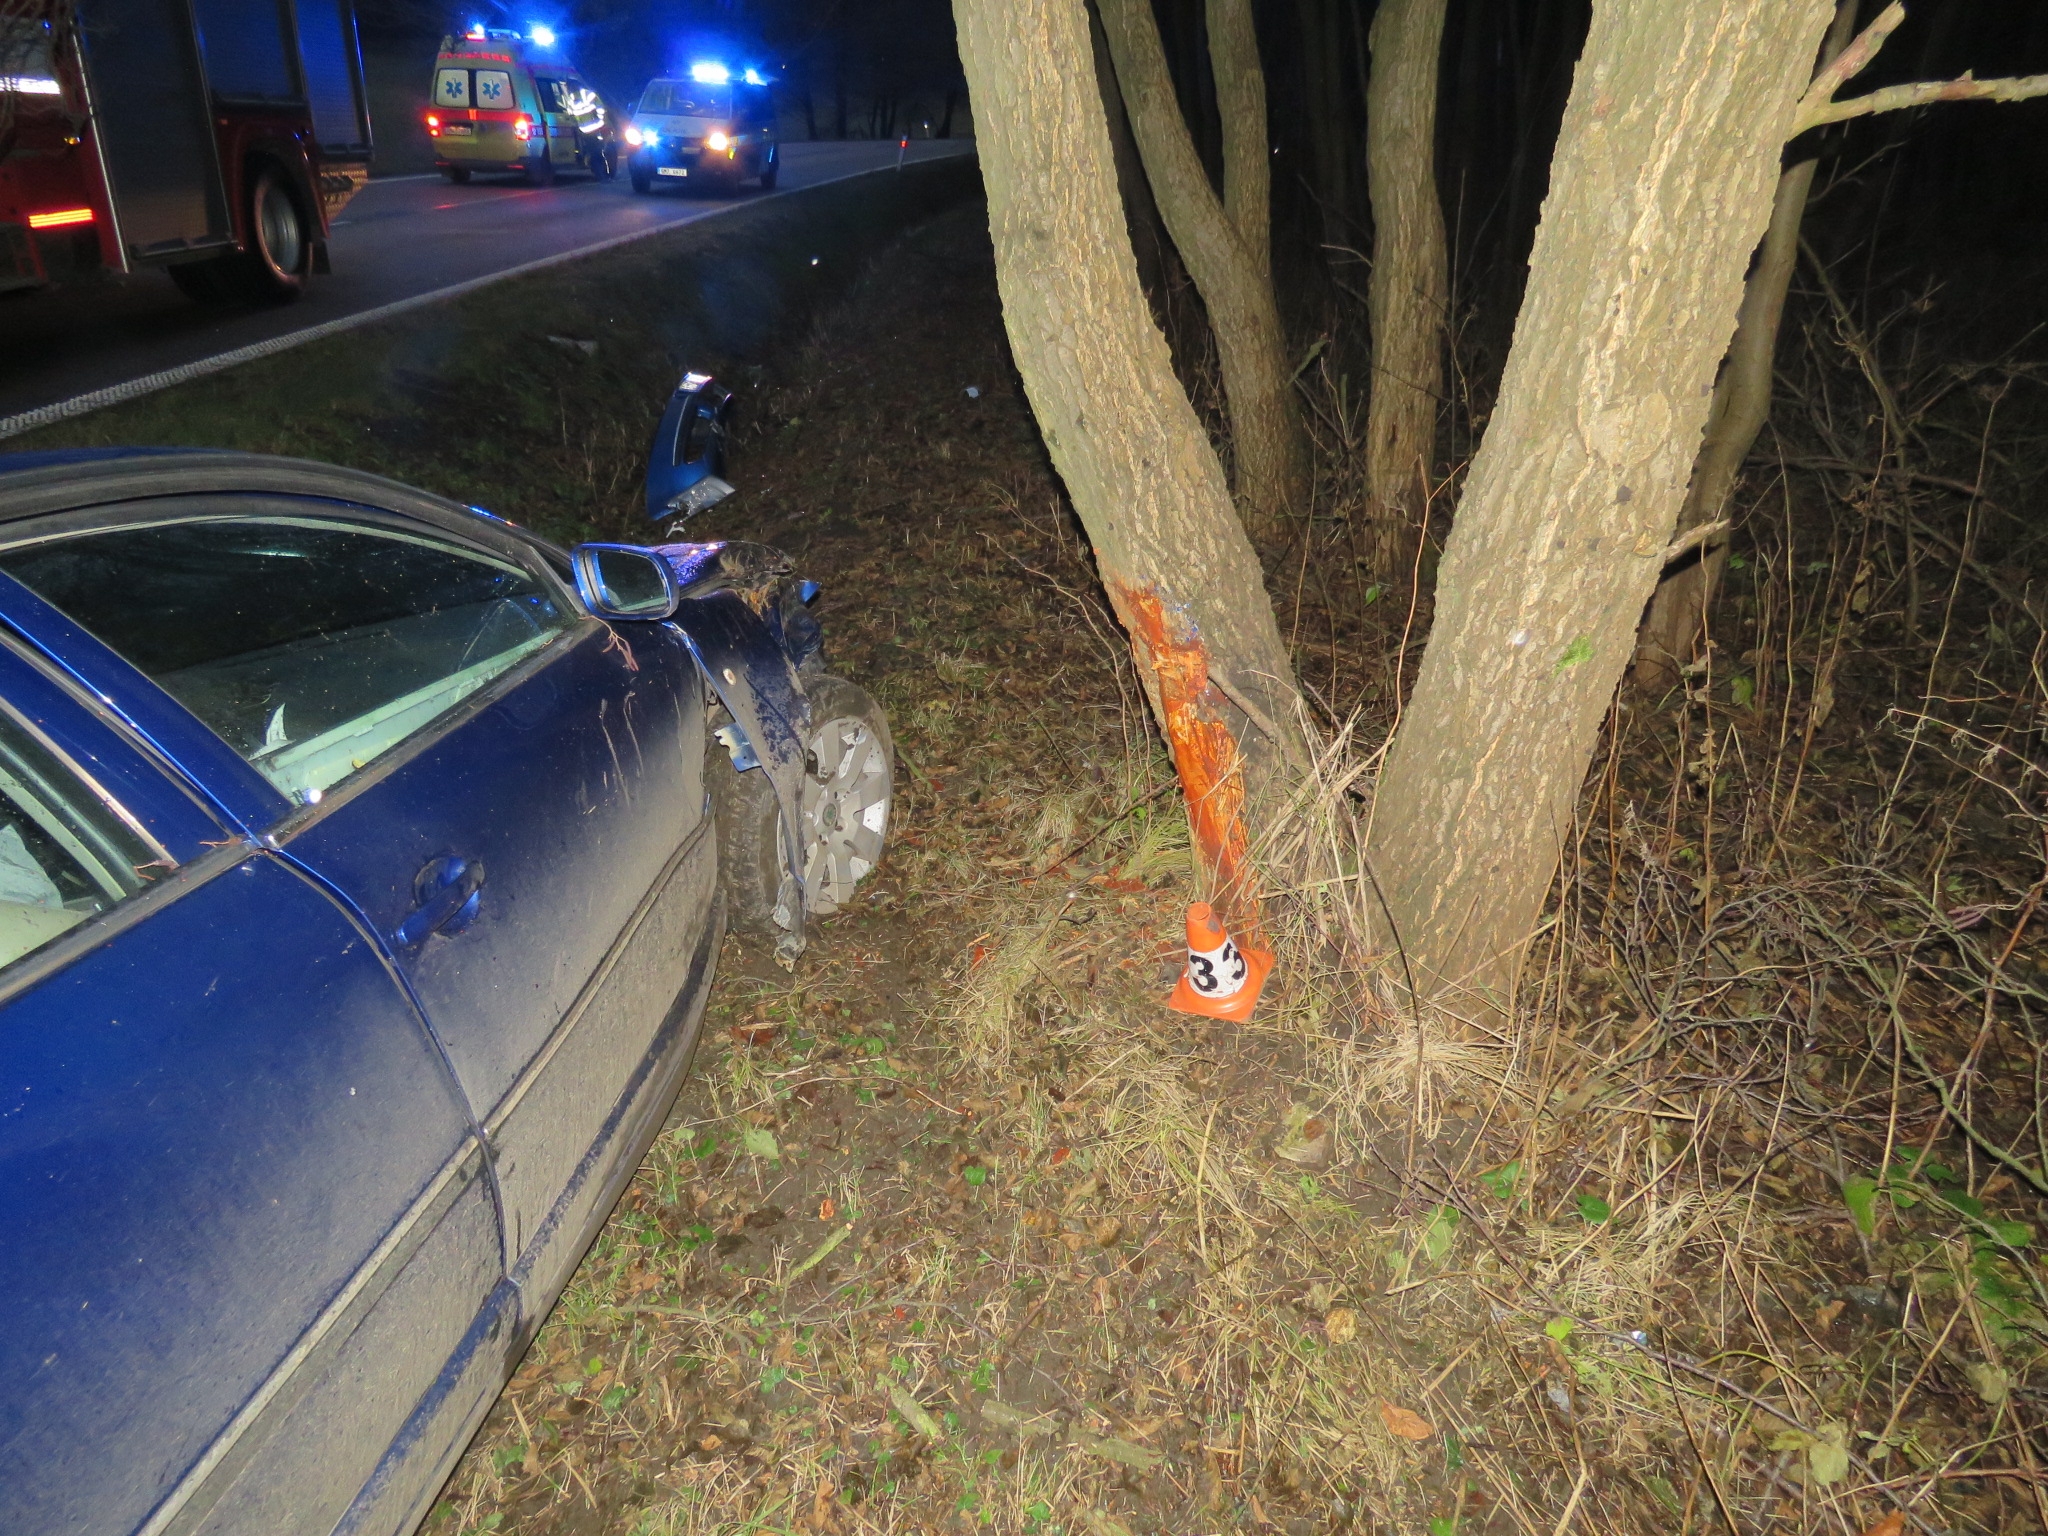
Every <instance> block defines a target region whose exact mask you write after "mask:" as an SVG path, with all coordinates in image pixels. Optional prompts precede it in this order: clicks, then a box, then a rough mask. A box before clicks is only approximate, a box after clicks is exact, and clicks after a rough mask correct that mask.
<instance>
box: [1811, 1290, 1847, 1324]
mask: <svg viewBox="0 0 2048 1536" xmlns="http://www.w3.org/2000/svg"><path fill="white" fill-rule="evenodd" d="M1848 1305H1849V1303H1848V1302H1846V1301H1844V1300H1842V1298H1841V1297H1839V1296H1837V1297H1836V1298H1835V1299H1834V1300H1833V1301H1831V1302H1829V1303H1828V1304H1827V1305H1826V1306H1824V1307H1821V1308H1818V1309H1817V1310H1816V1311H1815V1312H1814V1314H1813V1325H1814V1327H1816V1328H1819V1329H1822V1330H1823V1331H1825V1330H1826V1329H1829V1328H1832V1327H1834V1326H1835V1319H1836V1318H1838V1317H1840V1316H1841V1315H1842V1308H1844V1307H1846V1306H1848Z"/></svg>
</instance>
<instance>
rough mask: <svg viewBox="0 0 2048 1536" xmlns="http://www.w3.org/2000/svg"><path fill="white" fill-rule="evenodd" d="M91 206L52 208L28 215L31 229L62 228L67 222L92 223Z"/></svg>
mask: <svg viewBox="0 0 2048 1536" xmlns="http://www.w3.org/2000/svg"><path fill="white" fill-rule="evenodd" d="M91 222H92V210H91V209H90V208H52V209H51V210H50V211H49V212H48V213H32V214H30V215H29V216H28V227H29V228H30V229H62V228H64V226H65V225H67V224H90V223H91Z"/></svg>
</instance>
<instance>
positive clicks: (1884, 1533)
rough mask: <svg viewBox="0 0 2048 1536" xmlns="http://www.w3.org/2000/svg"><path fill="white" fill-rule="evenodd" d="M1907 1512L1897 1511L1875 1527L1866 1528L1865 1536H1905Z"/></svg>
mask: <svg viewBox="0 0 2048 1536" xmlns="http://www.w3.org/2000/svg"><path fill="white" fill-rule="evenodd" d="M1905 1530H1906V1512H1905V1511H1904V1510H1903V1509H1895V1510H1893V1511H1892V1512H1891V1513H1890V1514H1888V1515H1886V1516H1885V1517H1884V1518H1883V1519H1882V1520H1880V1521H1878V1522H1877V1523H1876V1524H1875V1525H1869V1526H1866V1527H1864V1530H1863V1536H1905Z"/></svg>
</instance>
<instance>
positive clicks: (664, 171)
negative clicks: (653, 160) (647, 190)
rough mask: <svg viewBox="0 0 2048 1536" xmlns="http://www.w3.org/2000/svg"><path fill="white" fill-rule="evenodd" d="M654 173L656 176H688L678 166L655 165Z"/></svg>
mask: <svg viewBox="0 0 2048 1536" xmlns="http://www.w3.org/2000/svg"><path fill="white" fill-rule="evenodd" d="M654 171H655V174H656V175H657V176H687V175H689V174H690V173H689V172H688V171H686V170H684V169H683V168H682V167H681V166H680V165H657V166H656V167H655V168H654Z"/></svg>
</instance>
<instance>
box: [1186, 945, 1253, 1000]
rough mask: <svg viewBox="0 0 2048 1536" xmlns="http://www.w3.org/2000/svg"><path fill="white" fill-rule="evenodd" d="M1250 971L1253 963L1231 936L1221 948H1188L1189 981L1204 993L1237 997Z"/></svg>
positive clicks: (1207, 995)
mask: <svg viewBox="0 0 2048 1536" xmlns="http://www.w3.org/2000/svg"><path fill="white" fill-rule="evenodd" d="M1250 974H1251V967H1250V966H1248V965H1246V964H1245V963H1244V956H1243V955H1240V954H1239V953H1238V952H1237V945H1236V944H1235V943H1233V942H1232V941H1231V940H1229V939H1225V940H1224V941H1223V944H1222V946H1221V947H1220V948H1218V949H1191V950H1189V951H1188V985H1189V986H1191V987H1193V988H1194V989H1195V990H1196V991H1197V992H1199V993H1201V994H1202V996H1204V997H1235V996H1237V994H1238V991H1239V990H1240V989H1241V988H1242V987H1243V986H1244V982H1245V978H1246V977H1247V976H1249V975H1250Z"/></svg>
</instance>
